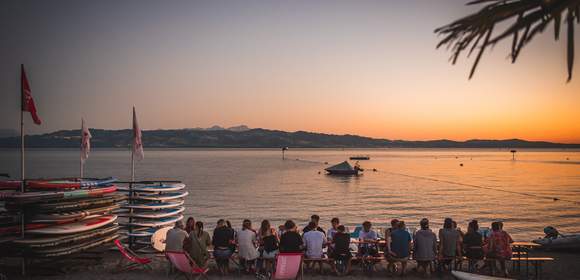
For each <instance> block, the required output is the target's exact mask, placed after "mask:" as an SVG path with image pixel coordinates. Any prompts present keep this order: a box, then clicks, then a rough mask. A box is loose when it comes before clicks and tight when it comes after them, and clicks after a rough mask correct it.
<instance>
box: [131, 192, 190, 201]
mask: <svg viewBox="0 0 580 280" xmlns="http://www.w3.org/2000/svg"><path fill="white" fill-rule="evenodd" d="M187 195H189V193H188V192H187V191H184V192H169V193H163V194H149V193H136V194H134V195H133V196H131V197H130V199H140V200H151V201H167V200H175V199H178V198H182V197H186V196H187Z"/></svg>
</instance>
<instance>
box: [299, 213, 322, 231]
mask: <svg viewBox="0 0 580 280" xmlns="http://www.w3.org/2000/svg"><path fill="white" fill-rule="evenodd" d="M310 222H314V224H315V226H314V227H310V226H309V225H310V223H308V226H305V227H304V228H303V229H302V234H304V233H307V232H309V231H311V230H317V231H320V232H322V234H324V235H326V233H325V232H324V229H322V228H321V227H319V226H318V223H319V222H320V216H318V215H312V216H310Z"/></svg>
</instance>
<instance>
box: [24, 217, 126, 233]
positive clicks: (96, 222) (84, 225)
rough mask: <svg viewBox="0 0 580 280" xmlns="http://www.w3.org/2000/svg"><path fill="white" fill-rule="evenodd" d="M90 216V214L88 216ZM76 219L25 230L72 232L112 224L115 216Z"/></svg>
mask: <svg viewBox="0 0 580 280" xmlns="http://www.w3.org/2000/svg"><path fill="white" fill-rule="evenodd" d="M89 217H92V216H89ZM89 217H87V219H84V220H81V221H77V222H74V223H67V224H60V225H55V226H51V227H46V228H40V229H32V230H27V233H30V234H51V235H52V234H74V233H79V232H84V231H89V230H93V229H97V228H100V227H103V226H106V225H108V224H112V223H114V222H115V221H116V220H117V216H115V215H108V216H98V217H94V218H89Z"/></svg>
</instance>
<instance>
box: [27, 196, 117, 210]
mask: <svg viewBox="0 0 580 280" xmlns="http://www.w3.org/2000/svg"><path fill="white" fill-rule="evenodd" d="M126 198H127V197H126V196H124V195H119V194H109V195H104V196H102V197H98V198H85V199H78V200H70V201H63V202H52V203H39V204H34V205H30V206H29V207H33V208H34V209H35V211H38V212H64V211H71V210H82V209H86V208H95V207H103V206H107V205H111V204H114V203H118V202H121V201H123V200H125V199H126Z"/></svg>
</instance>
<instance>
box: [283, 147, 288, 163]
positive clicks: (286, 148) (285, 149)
mask: <svg viewBox="0 0 580 280" xmlns="http://www.w3.org/2000/svg"><path fill="white" fill-rule="evenodd" d="M287 150H288V147H284V148H282V160H285V159H286V156H285V154H284V152H286V151H287Z"/></svg>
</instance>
